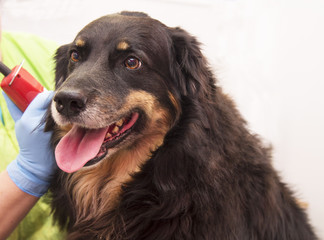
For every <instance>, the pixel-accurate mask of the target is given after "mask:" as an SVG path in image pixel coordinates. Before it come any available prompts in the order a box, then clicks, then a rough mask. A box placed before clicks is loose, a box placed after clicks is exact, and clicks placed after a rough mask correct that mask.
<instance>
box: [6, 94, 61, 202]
mask: <svg viewBox="0 0 324 240" xmlns="http://www.w3.org/2000/svg"><path fill="white" fill-rule="evenodd" d="M4 95H5V94H4ZM53 95H54V93H53V92H52V91H46V90H45V91H44V92H42V93H39V94H38V95H37V96H36V97H35V99H34V100H33V101H32V102H31V103H30V105H29V106H28V107H27V109H26V110H25V112H24V113H22V112H21V111H20V110H19V109H18V108H17V107H16V105H14V103H13V102H12V101H11V100H10V99H9V98H8V96H6V95H5V99H6V102H7V106H8V108H9V111H10V114H11V115H12V117H13V119H14V120H15V122H16V124H15V130H16V136H17V140H18V144H19V148H20V152H19V154H18V156H17V158H16V159H15V160H14V161H12V162H11V163H10V164H9V165H8V167H7V171H8V174H9V176H10V178H11V179H12V180H13V182H14V183H15V184H16V185H17V186H18V187H19V188H20V189H21V190H23V191H24V192H26V193H28V194H31V195H33V196H36V197H40V196H42V195H43V194H44V193H46V192H47V190H48V187H49V183H50V180H51V178H52V176H53V173H54V171H55V169H56V168H57V165H56V162H55V158H54V154H53V150H52V149H51V147H50V138H51V135H52V132H44V127H45V124H44V122H43V121H42V120H43V117H44V114H45V113H46V109H47V106H48V104H49V103H50V101H51V99H52V98H53Z"/></svg>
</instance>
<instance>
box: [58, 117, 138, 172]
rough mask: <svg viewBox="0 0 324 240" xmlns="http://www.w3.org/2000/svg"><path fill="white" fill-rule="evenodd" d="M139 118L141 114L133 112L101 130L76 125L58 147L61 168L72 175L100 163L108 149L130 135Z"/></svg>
mask: <svg viewBox="0 0 324 240" xmlns="http://www.w3.org/2000/svg"><path fill="white" fill-rule="evenodd" d="M138 118H139V114H138V113H137V112H133V113H131V114H129V115H128V116H126V117H123V118H121V119H120V120H118V121H116V122H114V123H112V124H110V125H109V126H107V127H105V128H100V129H86V128H83V127H80V126H77V125H74V126H73V127H72V129H71V130H70V131H69V132H68V133H67V134H66V135H65V136H64V137H63V138H62V139H61V140H60V142H59V143H58V145H57V146H56V149H55V157H56V162H57V164H58V166H59V168H61V169H62V170H63V171H65V172H68V173H71V172H75V171H77V170H79V169H80V168H82V167H83V166H90V165H93V164H95V163H97V162H99V161H100V160H102V159H103V158H104V157H105V156H106V155H107V153H108V149H110V148H114V147H117V145H119V144H120V143H121V142H123V141H124V140H125V139H126V138H127V137H128V136H129V135H130V133H131V132H132V129H133V128H134V126H135V123H136V122H137V120H138Z"/></svg>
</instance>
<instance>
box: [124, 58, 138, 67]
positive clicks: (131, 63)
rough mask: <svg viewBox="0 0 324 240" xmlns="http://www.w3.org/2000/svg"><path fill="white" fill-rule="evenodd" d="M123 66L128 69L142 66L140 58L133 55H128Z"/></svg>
mask: <svg viewBox="0 0 324 240" xmlns="http://www.w3.org/2000/svg"><path fill="white" fill-rule="evenodd" d="M125 66H126V67H127V68H128V69H131V70H136V69H139V68H140V67H141V66H142V62H141V61H140V60H138V59H137V58H135V57H129V58H127V59H126V61H125Z"/></svg>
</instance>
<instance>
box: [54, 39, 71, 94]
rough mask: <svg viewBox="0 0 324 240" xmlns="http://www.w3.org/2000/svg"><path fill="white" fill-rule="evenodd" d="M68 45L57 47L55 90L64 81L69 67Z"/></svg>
mask: <svg viewBox="0 0 324 240" xmlns="http://www.w3.org/2000/svg"><path fill="white" fill-rule="evenodd" d="M68 52H69V45H68V44H67V45H63V46H61V47H59V48H58V49H57V51H56V55H55V62H56V67H55V88H56V89H57V88H58V87H59V86H60V85H61V84H62V82H63V81H64V80H65V79H66V77H67V74H68V66H69V55H68Z"/></svg>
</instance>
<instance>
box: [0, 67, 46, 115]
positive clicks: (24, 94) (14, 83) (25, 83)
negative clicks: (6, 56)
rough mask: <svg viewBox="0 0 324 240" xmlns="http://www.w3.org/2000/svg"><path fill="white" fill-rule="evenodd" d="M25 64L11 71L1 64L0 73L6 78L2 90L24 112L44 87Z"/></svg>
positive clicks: (2, 83)
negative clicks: (26, 68) (27, 69)
mask: <svg viewBox="0 0 324 240" xmlns="http://www.w3.org/2000/svg"><path fill="white" fill-rule="evenodd" d="M23 63H24V61H23V62H22V63H21V64H20V65H17V66H16V67H14V68H13V69H12V70H10V69H9V68H8V67H7V66H6V65H4V64H3V63H2V62H0V72H1V73H2V74H3V75H4V76H5V77H4V78H3V80H2V82H1V88H2V89H3V91H4V92H5V93H6V94H7V95H8V96H9V98H10V99H11V100H12V101H13V102H14V103H15V104H16V106H17V107H18V108H19V109H20V110H21V111H23V112H24V111H25V110H26V108H27V107H28V105H29V104H30V103H31V101H32V100H33V99H34V98H35V97H36V95H37V94H38V93H40V92H43V90H44V87H43V86H42V85H41V84H40V83H39V82H38V81H37V80H36V79H35V78H34V77H33V76H32V75H31V74H30V73H28V72H27V71H26V70H25V69H24V68H23V67H22V65H23Z"/></svg>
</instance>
